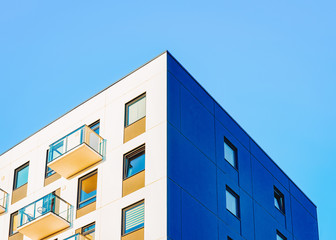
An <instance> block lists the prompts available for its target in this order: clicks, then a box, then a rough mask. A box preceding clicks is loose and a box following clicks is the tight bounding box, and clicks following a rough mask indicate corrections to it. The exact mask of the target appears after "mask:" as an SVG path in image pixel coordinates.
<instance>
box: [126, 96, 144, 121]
mask: <svg viewBox="0 0 336 240" xmlns="http://www.w3.org/2000/svg"><path fill="white" fill-rule="evenodd" d="M145 116H146V94H142V95H141V96H139V97H137V98H136V99H134V100H132V101H130V102H128V103H127V104H126V121H125V126H126V127H127V126H128V125H131V124H132V123H134V122H136V121H138V120H139V119H141V118H143V117H145Z"/></svg>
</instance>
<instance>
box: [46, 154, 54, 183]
mask: <svg viewBox="0 0 336 240" xmlns="http://www.w3.org/2000/svg"><path fill="white" fill-rule="evenodd" d="M48 155H49V149H48V150H47V160H46V162H47V163H46V173H45V178H47V177H50V176H51V175H53V174H55V173H56V172H55V171H54V170H52V169H51V168H50V167H48V163H49V161H48V159H49V157H48Z"/></svg>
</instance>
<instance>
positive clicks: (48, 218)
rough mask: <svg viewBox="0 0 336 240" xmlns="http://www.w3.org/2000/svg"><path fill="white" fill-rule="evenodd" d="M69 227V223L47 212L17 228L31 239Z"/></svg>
mask: <svg viewBox="0 0 336 240" xmlns="http://www.w3.org/2000/svg"><path fill="white" fill-rule="evenodd" d="M68 227H70V223H69V222H67V221H66V220H64V219H63V218H61V217H59V216H57V215H56V214H54V213H53V212H49V213H47V214H45V215H43V216H41V217H39V218H37V219H35V220H33V221H31V222H29V223H27V224H25V225H23V226H21V227H19V228H18V229H17V230H18V231H19V232H20V233H22V234H23V235H25V236H27V237H29V238H30V239H32V240H38V239H42V238H45V237H47V236H49V235H52V234H55V233H57V232H59V231H62V230H64V229H66V228H68Z"/></svg>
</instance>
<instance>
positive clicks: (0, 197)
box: [0, 188, 8, 213]
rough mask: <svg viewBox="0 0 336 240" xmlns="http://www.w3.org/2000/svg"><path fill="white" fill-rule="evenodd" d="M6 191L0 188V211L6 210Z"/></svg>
mask: <svg viewBox="0 0 336 240" xmlns="http://www.w3.org/2000/svg"><path fill="white" fill-rule="evenodd" d="M7 206H8V193H7V192H5V191H4V190H2V189H1V188H0V213H4V212H6V211H7Z"/></svg>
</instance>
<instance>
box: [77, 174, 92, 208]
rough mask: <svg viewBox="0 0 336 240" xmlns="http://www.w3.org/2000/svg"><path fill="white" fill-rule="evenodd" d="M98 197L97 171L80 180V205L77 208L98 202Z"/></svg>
mask: <svg viewBox="0 0 336 240" xmlns="http://www.w3.org/2000/svg"><path fill="white" fill-rule="evenodd" d="M96 195H97V170H95V171H94V172H91V173H89V174H88V175H85V176H84V177H82V178H80V179H79V180H78V204H77V208H82V207H85V206H86V205H88V204H90V203H93V202H95V201H96Z"/></svg>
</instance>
